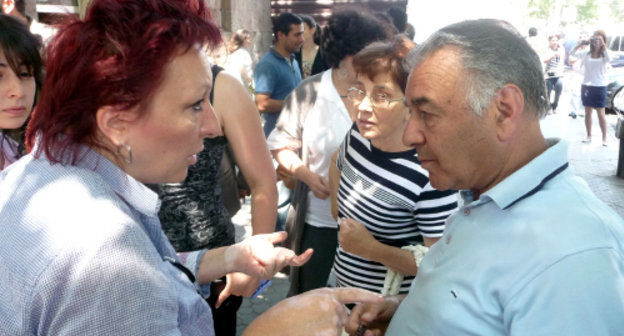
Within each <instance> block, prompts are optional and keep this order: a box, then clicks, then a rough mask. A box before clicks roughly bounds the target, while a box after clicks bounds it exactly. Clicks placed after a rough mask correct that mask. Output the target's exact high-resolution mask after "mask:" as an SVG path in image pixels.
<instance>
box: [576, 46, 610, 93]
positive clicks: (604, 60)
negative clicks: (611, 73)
mask: <svg viewBox="0 0 624 336" xmlns="http://www.w3.org/2000/svg"><path fill="white" fill-rule="evenodd" d="M581 60H582V61H583V67H584V69H585V71H584V74H585V77H584V78H583V85H587V86H607V85H609V82H608V80H607V66H608V65H609V61H610V60H611V58H610V57H609V53H608V52H607V51H606V50H605V52H604V54H603V56H602V57H600V58H592V57H591V54H590V53H589V51H588V52H587V53H585V55H583V57H582V58H581Z"/></svg>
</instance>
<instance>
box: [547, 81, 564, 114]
mask: <svg viewBox="0 0 624 336" xmlns="http://www.w3.org/2000/svg"><path fill="white" fill-rule="evenodd" d="M546 89H547V90H548V102H550V93H551V92H552V90H553V89H554V90H555V100H554V101H553V102H552V103H551V104H550V107H551V108H552V109H553V111H554V110H556V109H557V105H559V97H560V96H561V91H563V81H562V80H561V77H551V78H546Z"/></svg>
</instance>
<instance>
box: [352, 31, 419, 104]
mask: <svg viewBox="0 0 624 336" xmlns="http://www.w3.org/2000/svg"><path fill="white" fill-rule="evenodd" d="M415 46H416V44H415V43H414V42H412V41H410V40H409V39H407V38H406V37H404V36H401V35H397V36H395V37H394V38H393V39H392V40H391V41H389V42H386V41H382V42H373V43H371V44H369V45H368V46H366V47H365V48H364V49H362V50H361V51H360V52H358V53H357V54H355V56H353V68H354V69H355V72H357V73H358V74H362V75H365V76H367V77H368V78H369V79H371V80H373V78H375V77H376V76H377V75H379V74H380V73H387V74H390V77H391V78H392V80H393V81H394V82H396V83H397V84H398V85H399V86H400V87H401V91H403V92H405V85H406V84H407V76H408V75H409V69H407V68H406V67H405V66H404V64H403V60H405V57H406V56H407V54H408V53H409V51H410V50H412V48H414V47H415Z"/></svg>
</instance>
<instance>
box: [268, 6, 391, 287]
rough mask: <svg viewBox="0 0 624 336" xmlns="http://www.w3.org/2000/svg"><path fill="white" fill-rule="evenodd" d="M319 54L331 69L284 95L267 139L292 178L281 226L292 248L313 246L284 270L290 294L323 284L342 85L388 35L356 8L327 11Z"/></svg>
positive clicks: (348, 114) (333, 240)
mask: <svg viewBox="0 0 624 336" xmlns="http://www.w3.org/2000/svg"><path fill="white" fill-rule="evenodd" d="M322 36H323V38H322V40H323V43H322V44H321V48H322V53H323V55H324V57H325V60H326V61H327V65H329V66H331V69H329V70H326V71H324V72H322V73H319V74H317V75H315V76H311V77H309V78H307V79H306V80H305V81H303V82H302V83H301V84H300V85H299V86H298V87H297V88H296V89H295V90H294V91H293V92H292V93H291V94H290V95H289V96H288V97H287V98H286V100H285V103H284V109H283V110H282V112H281V114H280V117H279V120H278V123H277V126H276V127H275V129H274V130H273V132H272V133H271V134H270V136H269V137H268V139H267V143H268V145H269V149H270V150H271V153H272V154H273V156H274V157H275V159H276V160H277V162H279V163H280V165H281V166H283V167H285V170H286V172H285V173H286V174H291V175H294V177H296V178H297V180H298V182H297V186H296V187H295V192H294V193H293V200H292V203H291V204H292V205H293V208H294V209H296V211H294V212H292V213H293V214H294V213H295V212H296V216H292V215H291V214H290V213H289V217H290V218H291V219H292V218H296V220H294V221H290V220H287V223H286V227H287V231H288V233H289V236H290V237H291V238H292V239H291V245H290V247H291V248H292V249H293V250H295V251H298V250H306V249H307V248H313V249H314V254H313V255H312V259H311V260H310V261H309V262H308V263H307V264H306V265H304V266H303V267H300V268H293V269H291V272H290V291H289V294H290V295H295V294H298V293H302V292H305V291H308V290H310V289H314V288H319V287H324V286H325V285H326V284H327V278H328V276H329V272H330V270H331V267H332V263H333V260H334V255H335V253H336V246H337V245H338V241H337V230H338V229H337V227H338V224H337V223H336V221H335V220H334V219H333V218H332V216H331V202H330V198H329V183H328V177H329V165H330V161H331V156H332V154H333V153H334V152H335V151H336V149H338V146H339V145H340V143H341V142H342V139H343V138H344V136H345V134H347V131H348V130H349V127H350V126H351V123H352V122H353V121H352V115H353V114H354V112H353V111H349V109H352V104H350V103H349V101H348V100H347V97H346V95H347V89H348V88H349V87H350V86H351V83H352V82H353V80H354V79H355V73H354V72H353V68H352V66H351V59H352V57H353V55H355V54H356V53H357V52H358V51H360V50H362V48H364V47H365V46H366V45H368V44H369V43H371V42H374V41H380V40H385V39H388V38H391V36H392V35H391V34H390V32H389V30H388V29H387V27H386V26H385V25H384V24H383V23H381V22H380V21H378V20H377V19H376V18H374V17H372V16H370V15H367V14H362V13H359V12H356V11H344V12H338V13H335V14H333V15H332V16H331V17H330V18H329V21H328V24H327V26H326V27H325V28H323V32H322Z"/></svg>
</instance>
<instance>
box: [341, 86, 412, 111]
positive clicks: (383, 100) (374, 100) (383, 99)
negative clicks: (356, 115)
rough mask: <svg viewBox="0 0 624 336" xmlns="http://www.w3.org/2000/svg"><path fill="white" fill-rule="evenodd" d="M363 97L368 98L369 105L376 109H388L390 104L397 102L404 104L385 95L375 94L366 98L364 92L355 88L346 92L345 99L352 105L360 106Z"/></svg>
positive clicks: (401, 99) (402, 100) (400, 99)
mask: <svg viewBox="0 0 624 336" xmlns="http://www.w3.org/2000/svg"><path fill="white" fill-rule="evenodd" d="M364 97H368V98H369V100H370V103H371V105H372V106H373V107H377V108H388V107H390V104H391V103H393V102H397V101H401V102H403V103H405V100H404V99H403V98H399V99H390V97H388V95H387V94H385V93H375V94H373V95H372V96H368V95H367V94H366V92H364V91H362V90H360V89H358V88H356V87H351V88H349V89H348V90H347V98H349V100H350V101H352V102H353V103H354V104H357V105H359V104H361V103H362V101H363V100H364Z"/></svg>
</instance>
